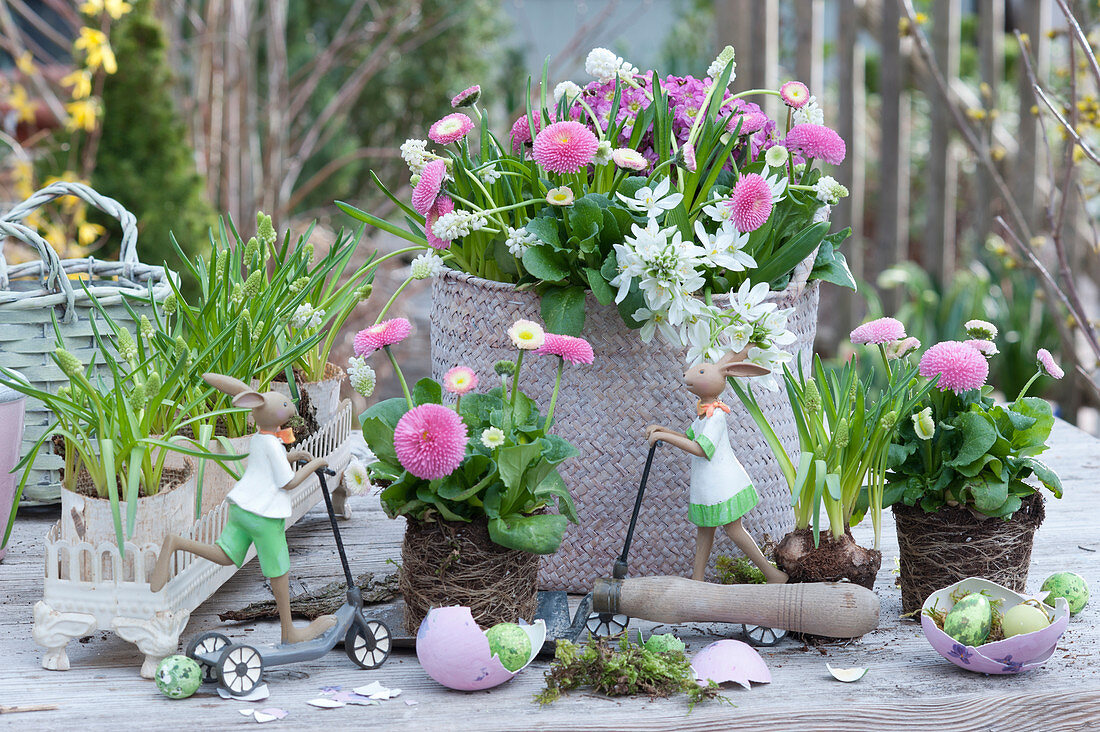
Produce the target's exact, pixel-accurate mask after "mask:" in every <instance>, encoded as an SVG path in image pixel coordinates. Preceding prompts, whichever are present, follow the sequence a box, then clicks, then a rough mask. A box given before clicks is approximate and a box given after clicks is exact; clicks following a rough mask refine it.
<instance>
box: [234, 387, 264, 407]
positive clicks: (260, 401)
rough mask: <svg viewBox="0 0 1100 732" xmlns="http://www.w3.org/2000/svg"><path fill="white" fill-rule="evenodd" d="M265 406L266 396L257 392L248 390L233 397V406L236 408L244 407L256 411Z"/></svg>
mask: <svg viewBox="0 0 1100 732" xmlns="http://www.w3.org/2000/svg"><path fill="white" fill-rule="evenodd" d="M263 405H264V395H263V394H261V393H259V392H257V391H252V390H251V389H246V390H245V391H242V392H241V393H240V394H238V395H237V396H235V397H233V406H234V407H244V408H245V409H255V408H256V407H262V406H263Z"/></svg>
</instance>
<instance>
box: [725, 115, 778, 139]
mask: <svg viewBox="0 0 1100 732" xmlns="http://www.w3.org/2000/svg"><path fill="white" fill-rule="evenodd" d="M738 122H740V123H741V131H740V132H739V133H738V134H740V135H751V134H752V133H754V132H759V131H760V130H762V129H764V127H765V126H766V125H767V124H768V115H766V114H764V113H763V112H749V113H748V114H735V115H732V116H731V117H730V118H729V122H727V123H726V129H727V130H728V131H730V132H733V131H734V130H736V129H737V123H738Z"/></svg>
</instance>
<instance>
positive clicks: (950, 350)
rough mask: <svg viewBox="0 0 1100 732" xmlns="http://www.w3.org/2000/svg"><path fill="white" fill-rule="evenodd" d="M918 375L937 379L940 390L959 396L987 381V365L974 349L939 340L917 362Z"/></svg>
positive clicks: (965, 345) (962, 344)
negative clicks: (918, 365)
mask: <svg viewBox="0 0 1100 732" xmlns="http://www.w3.org/2000/svg"><path fill="white" fill-rule="evenodd" d="M920 375H921V376H923V377H924V378H926V379H931V378H933V377H936V376H939V377H940V380H939V381H938V382H936V386H937V387H939V389H940V390H941V391H947V390H950V391H953V392H955V393H956V394H961V393H962V392H964V391H970V390H971V389H980V388H981V387H982V386H984V385H985V380H986V379H987V378H989V362H988V361H986V360H985V356H983V355H982V354H981V353H979V352H978V351H977V350H976V349H975V348H973V347H972V346H969V345H967V344H965V343H962V342H960V341H943V342H942V343H937V344H936V345H934V346H932V347H931V348H929V349H928V350H927V351H925V352H924V355H923V356H921V359H920Z"/></svg>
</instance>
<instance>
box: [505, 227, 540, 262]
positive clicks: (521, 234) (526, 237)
mask: <svg viewBox="0 0 1100 732" xmlns="http://www.w3.org/2000/svg"><path fill="white" fill-rule="evenodd" d="M538 240H539V238H538V237H537V236H535V235H534V234H532V233H531V232H530V231H528V230H527V227H525V226H521V227H519V228H518V229H513V228H512V227H511V226H509V227H508V238H507V239H505V240H504V243H505V245H507V247H508V252H509V253H510V254H511V255H512V256H513V257H522V256H523V253H524V252H526V251H527V249H528V248H529V247H531V246H532V245H534V244H536V243H537V242H538Z"/></svg>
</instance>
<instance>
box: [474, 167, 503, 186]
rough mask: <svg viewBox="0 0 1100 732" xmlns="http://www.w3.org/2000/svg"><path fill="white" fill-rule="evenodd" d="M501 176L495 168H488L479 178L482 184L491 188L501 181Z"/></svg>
mask: <svg viewBox="0 0 1100 732" xmlns="http://www.w3.org/2000/svg"><path fill="white" fill-rule="evenodd" d="M500 176H501V172H500V171H499V170H497V169H496V168H495V167H488V168H486V169H485V170H483V171H481V172H480V173H479V174H478V177H479V178H481V182H482V183H484V184H485V185H489V186H491V185H493V184H494V183H496V182H497V181H498V180H500Z"/></svg>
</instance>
